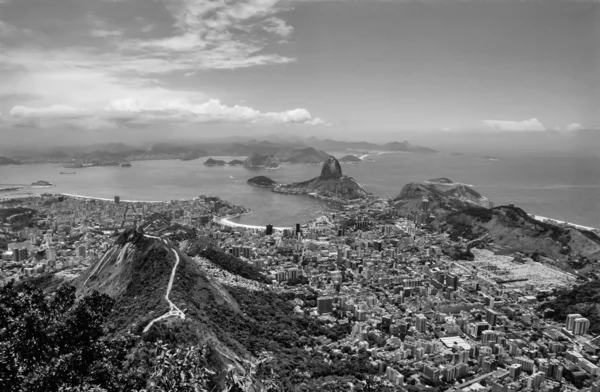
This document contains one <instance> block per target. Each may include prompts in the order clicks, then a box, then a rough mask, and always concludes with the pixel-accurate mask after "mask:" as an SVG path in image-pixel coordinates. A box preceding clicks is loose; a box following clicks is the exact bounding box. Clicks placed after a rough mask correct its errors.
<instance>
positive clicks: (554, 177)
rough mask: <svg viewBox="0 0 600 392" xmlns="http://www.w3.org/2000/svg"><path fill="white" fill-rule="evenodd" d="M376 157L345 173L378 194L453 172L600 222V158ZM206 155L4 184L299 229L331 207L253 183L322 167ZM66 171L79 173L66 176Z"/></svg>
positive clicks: (546, 211)
mask: <svg viewBox="0 0 600 392" xmlns="http://www.w3.org/2000/svg"><path fill="white" fill-rule="evenodd" d="M334 155H336V156H338V157H340V156H341V155H344V154H334ZM215 158H217V159H224V160H226V161H227V160H230V159H233V158H232V157H215ZM369 158H370V159H372V160H373V162H369V161H365V162H362V163H359V164H357V165H350V164H344V165H342V168H343V171H344V174H346V175H349V176H352V177H354V178H355V179H356V180H357V181H358V182H359V183H361V184H363V185H364V186H365V188H366V189H367V190H368V191H370V192H372V193H373V194H375V195H378V196H385V197H393V196H396V195H397V194H398V193H399V192H400V190H401V189H402V187H403V186H404V185H405V184H407V183H409V182H418V181H423V180H427V179H431V178H436V177H448V178H450V179H451V180H453V181H456V182H463V183H467V184H471V185H473V187H474V189H475V190H477V191H478V192H479V193H481V194H482V195H484V196H486V197H488V198H490V199H491V200H493V201H494V202H495V203H496V205H499V204H507V203H510V202H513V203H515V204H516V205H517V206H519V207H521V208H523V209H524V210H525V211H527V212H528V213H531V214H536V215H542V216H547V217H552V218H555V219H559V220H564V221H568V222H572V223H577V224H581V225H585V226H592V227H599V226H600V208H598V207H599V206H600V183H599V181H598V179H600V158H597V157H574V156H516V157H502V156H498V158H499V160H498V161H489V160H485V159H481V158H479V157H475V156H467V155H462V156H455V155H450V154H445V153H440V154H432V155H427V154H425V155H421V154H411V153H393V154H382V155H371V156H370V157H369ZM205 159H206V158H200V159H198V160H195V161H178V160H165V161H141V162H134V163H133V166H132V167H130V168H122V167H93V168H85V169H65V168H63V167H62V166H60V165H53V164H45V165H19V166H1V167H0V185H1V186H3V187H5V185H6V184H29V183H32V182H34V181H38V180H45V181H49V182H51V183H53V184H56V186H55V187H52V188H38V189H33V191H34V192H51V193H71V194H77V195H84V196H91V197H102V198H112V197H113V196H114V195H119V196H120V197H121V199H123V200H176V199H188V198H192V197H196V196H199V195H209V196H220V197H222V198H223V199H225V200H229V201H231V202H233V203H235V204H240V205H244V206H246V207H249V208H251V209H252V210H253V211H254V212H253V213H252V214H250V215H247V216H243V217H240V218H238V221H240V222H243V223H248V224H256V225H263V224H266V223H272V224H274V225H278V226H291V225H293V224H295V223H296V222H302V221H305V220H307V219H311V218H314V217H316V216H318V215H320V212H321V211H323V210H325V209H326V208H327V206H326V205H325V204H324V203H322V202H319V201H317V200H315V199H312V198H310V197H308V196H291V195H281V194H277V193H272V192H271V191H270V189H264V188H257V187H253V186H250V185H248V184H247V183H246V180H247V179H248V178H251V177H253V176H257V175H266V176H268V177H270V178H272V179H274V180H275V181H277V182H280V183H289V182H295V181H302V180H307V179H310V178H313V177H316V176H318V175H319V173H320V169H321V168H320V166H310V165H285V166H283V167H282V168H281V169H279V170H275V171H266V170H250V169H247V168H244V167H240V166H233V167H231V166H217V167H207V166H204V165H203V164H202V163H203V162H204V160H205ZM61 171H63V172H72V171H74V172H76V173H77V174H76V175H61V174H60V172H61ZM2 195H3V194H0V197H1V196H2Z"/></svg>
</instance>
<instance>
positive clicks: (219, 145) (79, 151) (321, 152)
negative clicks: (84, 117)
mask: <svg viewBox="0 0 600 392" xmlns="http://www.w3.org/2000/svg"><path fill="white" fill-rule="evenodd" d="M344 150H359V151H361V150H362V151H365V150H368V151H389V152H413V153H436V152H437V151H435V150H433V149H431V148H428V147H423V146H418V145H414V144H411V143H409V142H408V141H406V140H405V141H402V142H399V141H392V142H389V143H385V144H376V143H371V142H347V141H337V140H331V139H324V140H321V139H317V138H315V137H310V138H306V139H303V138H299V137H293V136H281V135H269V136H266V137H265V139H264V140H257V139H251V140H244V138H235V139H232V138H230V139H226V140H225V139H224V140H220V141H215V140H210V141H209V140H206V141H201V142H199V141H189V142H180V143H154V144H144V145H138V146H130V145H127V144H123V143H103V144H93V145H89V146H72V147H68V146H65V147H51V148H50V147H49V148H35V149H34V148H30V149H21V150H19V151H18V152H14V153H13V154H11V155H10V157H11V158H1V157H0V165H7V164H19V163H63V164H74V165H76V167H90V166H109V165H119V164H120V163H122V162H132V161H145V160H162V159H180V160H183V161H191V160H195V159H199V158H202V157H210V156H233V157H245V158H246V157H251V156H253V155H255V154H257V155H261V156H273V157H275V158H277V159H278V160H279V161H280V162H281V163H308V164H321V163H323V162H325V161H326V160H327V159H329V156H330V154H329V153H328V152H326V151H331V152H334V151H344ZM347 159H353V158H351V157H348V158H347ZM344 161H345V160H344ZM356 162H358V161H356Z"/></svg>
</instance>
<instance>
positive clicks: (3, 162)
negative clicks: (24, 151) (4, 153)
mask: <svg viewBox="0 0 600 392" xmlns="http://www.w3.org/2000/svg"><path fill="white" fill-rule="evenodd" d="M18 164H20V162H19V161H16V160H14V159H10V158H5V157H0V166H2V165H18Z"/></svg>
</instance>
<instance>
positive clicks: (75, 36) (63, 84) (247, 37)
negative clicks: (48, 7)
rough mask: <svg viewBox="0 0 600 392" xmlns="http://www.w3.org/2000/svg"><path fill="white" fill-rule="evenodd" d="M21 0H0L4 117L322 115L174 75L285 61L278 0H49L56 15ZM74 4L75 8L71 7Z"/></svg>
mask: <svg viewBox="0 0 600 392" xmlns="http://www.w3.org/2000/svg"><path fill="white" fill-rule="evenodd" d="M31 1H32V0H23V2H7V1H5V0H0V112H4V113H5V114H4V115H3V116H2V124H3V126H4V127H6V126H22V127H28V126H30V127H36V128H40V127H41V128H45V127H55V126H64V125H67V126H70V127H75V128H77V127H81V128H84V129H101V128H115V127H121V126H126V125H128V124H152V123H178V124H185V123H189V124H194V123H198V122H212V123H226V122H231V123H246V124H283V125H293V124H296V125H309V126H320V125H328V124H327V123H326V122H325V121H324V120H322V119H320V118H319V117H315V116H313V115H312V114H311V113H310V112H309V110H308V109H306V108H290V109H287V110H282V111H261V110H258V109H256V108H252V107H249V106H240V105H227V104H225V103H222V102H221V101H220V100H219V99H218V98H217V97H215V96H214V95H213V94H214V92H213V93H211V94H210V95H208V94H205V93H203V92H202V91H201V88H199V89H196V88H193V87H192V86H190V85H189V82H186V83H182V82H181V80H183V79H186V80H189V79H190V77H191V76H194V75H196V74H197V73H199V72H206V71H211V70H212V71H214V70H234V69H239V68H249V67H260V66H277V65H283V64H288V63H291V62H294V61H295V58H293V57H288V56H284V55H281V54H278V53H276V49H277V45H278V43H281V42H284V41H286V40H287V39H288V38H289V37H290V36H291V34H292V32H293V28H292V27H291V26H290V25H289V24H287V22H286V21H285V20H284V19H282V18H281V17H280V16H279V13H280V12H282V11H285V10H287V9H288V7H289V3H288V2H282V1H279V0H235V1H233V0H213V1H205V0H167V1H164V2H149V1H147V0H126V1H103V2H102V6H103V7H104V8H99V7H98V4H97V0H80V2H81V9H82V10H83V11H81V10H80V9H79V7H71V6H70V1H67V0H56V1H55V3H53V6H55V7H56V10H57V14H58V15H60V16H59V17H56V16H55V15H54V16H53V17H54V18H58V19H55V20H54V19H53V20H50V21H46V14H45V13H42V14H40V15H38V19H39V20H38V19H35V18H34V17H33V16H31V15H33V14H32V13H31V12H30V8H31V6H32V5H31V4H29V3H30V2H31ZM127 7H129V8H127ZM132 7H135V8H132ZM99 9H102V10H105V11H104V13H101V12H100V11H99ZM121 10H122V12H128V10H129V12H132V10H134V11H135V13H133V14H132V16H133V15H135V17H134V18H133V20H134V22H130V21H127V23H123V21H122V20H121V21H119V18H118V16H119V13H120V12H121ZM5 11H6V12H7V13H8V14H10V15H12V17H11V18H10V20H9V18H5V17H4V15H5ZM77 12H80V13H81V14H73V13H77ZM19 18H22V19H19ZM20 22H22V23H20ZM49 25H51V28H52V30H51V32H52V33H51V34H49V33H48V28H49V27H48V26H49ZM17 26H18V27H17ZM9 38H10V39H9ZM200 87H201V86H200ZM16 97H28V99H27V100H19V99H17V98H16Z"/></svg>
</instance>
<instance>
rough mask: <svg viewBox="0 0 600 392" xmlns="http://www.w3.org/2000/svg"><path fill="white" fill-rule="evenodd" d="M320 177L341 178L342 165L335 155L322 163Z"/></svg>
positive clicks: (324, 178) (325, 178) (328, 178)
mask: <svg viewBox="0 0 600 392" xmlns="http://www.w3.org/2000/svg"><path fill="white" fill-rule="evenodd" d="M320 178H321V180H336V179H338V178H342V166H341V165H340V162H339V161H338V160H337V159H335V157H329V159H328V160H326V161H325V163H323V168H322V169H321V176H320Z"/></svg>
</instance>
